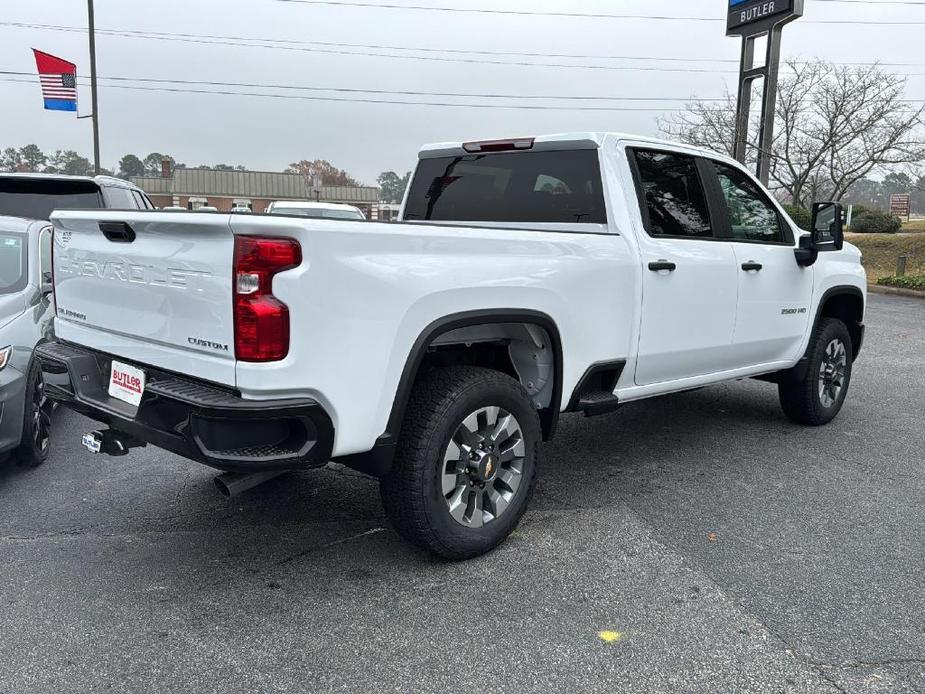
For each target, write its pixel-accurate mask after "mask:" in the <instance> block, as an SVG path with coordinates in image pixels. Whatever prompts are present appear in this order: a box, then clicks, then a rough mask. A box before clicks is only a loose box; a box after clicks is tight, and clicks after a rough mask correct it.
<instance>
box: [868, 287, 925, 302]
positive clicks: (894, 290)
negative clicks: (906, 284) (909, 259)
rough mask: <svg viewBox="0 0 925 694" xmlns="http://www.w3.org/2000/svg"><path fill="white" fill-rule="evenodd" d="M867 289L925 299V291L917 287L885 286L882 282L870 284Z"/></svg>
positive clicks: (877, 292)
mask: <svg viewBox="0 0 925 694" xmlns="http://www.w3.org/2000/svg"><path fill="white" fill-rule="evenodd" d="M867 291H868V292H872V293H873V294H892V295H893V296H909V297H912V298H914V299H925V292H923V291H919V290H917V289H903V288H902V287H884V286H883V285H880V284H868V285H867Z"/></svg>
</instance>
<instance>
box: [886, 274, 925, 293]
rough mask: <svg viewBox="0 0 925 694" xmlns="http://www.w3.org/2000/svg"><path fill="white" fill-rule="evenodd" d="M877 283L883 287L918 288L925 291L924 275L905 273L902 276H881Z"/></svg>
mask: <svg viewBox="0 0 925 694" xmlns="http://www.w3.org/2000/svg"><path fill="white" fill-rule="evenodd" d="M877 284H882V285H883V286H885V287H901V288H902V289H918V290H919V291H925V275H905V276H903V277H881V278H880V279H879V280H877Z"/></svg>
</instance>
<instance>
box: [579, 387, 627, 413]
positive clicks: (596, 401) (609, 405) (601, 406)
mask: <svg viewBox="0 0 925 694" xmlns="http://www.w3.org/2000/svg"><path fill="white" fill-rule="evenodd" d="M618 407H620V399H619V398H618V397H617V396H616V395H614V394H613V393H608V392H607V391H606V390H599V391H594V392H591V393H585V394H584V395H582V396H581V399H580V400H579V401H578V406H577V407H576V408H575V409H577V410H578V411H579V412H584V414H585V417H596V416H597V415H601V414H607V413H608V412H613V411H614V410H616V409H617V408H618Z"/></svg>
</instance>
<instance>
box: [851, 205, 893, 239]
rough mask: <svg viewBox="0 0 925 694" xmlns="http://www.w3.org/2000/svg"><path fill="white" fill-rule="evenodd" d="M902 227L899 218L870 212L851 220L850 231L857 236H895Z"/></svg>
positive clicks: (874, 211) (873, 211)
mask: <svg viewBox="0 0 925 694" xmlns="http://www.w3.org/2000/svg"><path fill="white" fill-rule="evenodd" d="M902 226H903V224H902V222H900V221H899V217H891V216H890V215H888V214H885V213H883V212H877V211H876V210H868V211H866V212H863V213H862V214H859V215H856V216H853V217H852V218H851V229H850V231H853V232H854V233H855V234H895V233H896V232H897V231H899V230H900V229H902Z"/></svg>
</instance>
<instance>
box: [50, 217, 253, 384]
mask: <svg viewBox="0 0 925 694" xmlns="http://www.w3.org/2000/svg"><path fill="white" fill-rule="evenodd" d="M52 221H53V223H54V225H55V242H54V276H55V301H56V303H57V308H58V313H57V319H56V322H55V328H56V333H57V337H58V338H60V339H62V340H65V341H71V342H75V343H77V344H81V345H84V346H87V347H91V348H94V349H98V350H101V351H104V352H107V353H109V354H113V355H115V356H123V357H125V358H126V359H127V360H128V361H131V362H133V363H141V364H150V365H153V366H157V367H160V368H162V369H166V370H169V371H174V372H178V373H184V374H189V375H191V376H195V377H198V378H203V379H206V380H210V381H214V382H217V383H223V384H226V385H234V383H235V356H234V323H233V315H232V295H231V274H232V263H233V255H234V236H233V235H232V232H231V229H230V226H229V217H228V216H227V215H217V214H205V213H173V212H170V213H168V212H124V211H122V212H119V211H99V210H96V211H92V212H90V211H87V212H78V211H63V212H55V213H54V214H53V215H52Z"/></svg>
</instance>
